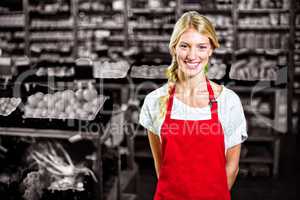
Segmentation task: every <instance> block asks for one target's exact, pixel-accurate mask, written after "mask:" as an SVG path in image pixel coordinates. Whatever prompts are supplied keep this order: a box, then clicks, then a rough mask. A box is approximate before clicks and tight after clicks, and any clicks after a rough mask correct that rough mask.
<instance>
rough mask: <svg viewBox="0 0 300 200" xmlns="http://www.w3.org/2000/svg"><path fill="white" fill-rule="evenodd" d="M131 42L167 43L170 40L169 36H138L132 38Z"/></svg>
mask: <svg viewBox="0 0 300 200" xmlns="http://www.w3.org/2000/svg"><path fill="white" fill-rule="evenodd" d="M131 40H133V41H139V42H168V41H169V40H170V36H160V35H138V36H135V37H133V38H132V39H131Z"/></svg>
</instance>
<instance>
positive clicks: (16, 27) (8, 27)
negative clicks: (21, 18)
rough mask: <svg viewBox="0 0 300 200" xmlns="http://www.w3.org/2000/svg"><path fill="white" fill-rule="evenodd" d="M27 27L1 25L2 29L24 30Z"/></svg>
mask: <svg viewBox="0 0 300 200" xmlns="http://www.w3.org/2000/svg"><path fill="white" fill-rule="evenodd" d="M24 27H25V25H14V24H11V25H8V24H6V25H5V24H0V29H20V28H24Z"/></svg>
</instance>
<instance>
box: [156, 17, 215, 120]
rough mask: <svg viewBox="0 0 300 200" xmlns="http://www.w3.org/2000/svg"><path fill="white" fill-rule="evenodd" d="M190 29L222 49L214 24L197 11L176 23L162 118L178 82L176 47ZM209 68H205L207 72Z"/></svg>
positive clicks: (213, 45) (160, 103)
mask: <svg viewBox="0 0 300 200" xmlns="http://www.w3.org/2000/svg"><path fill="white" fill-rule="evenodd" d="M189 28H194V29H195V30H197V31H198V32H199V33H200V34H203V35H205V36H207V37H208V39H209V41H210V44H211V46H212V49H213V50H214V49H216V48H219V47H220V44H219V42H218V38H217V34H216V31H215V28H214V26H213V25H212V23H211V22H210V21H209V20H208V19H207V18H206V17H204V16H203V15H200V14H199V13H198V12H196V11H189V12H186V13H184V14H183V15H182V16H181V17H180V18H179V19H178V21H177V22H176V24H175V26H174V29H173V32H172V35H171V38H170V43H169V51H170V54H171V56H172V62H171V65H170V66H169V67H168V68H167V70H166V77H167V78H168V95H166V96H162V97H160V100H159V106H160V117H163V116H165V112H166V103H167V101H168V99H169V96H170V91H171V88H172V87H173V86H174V84H175V82H176V81H177V80H178V74H177V71H178V64H177V61H176V55H175V47H176V45H177V43H178V41H179V39H180V37H181V35H182V34H183V33H184V32H185V31H186V30H187V29H189ZM207 70H208V68H207V66H206V67H205V72H207Z"/></svg>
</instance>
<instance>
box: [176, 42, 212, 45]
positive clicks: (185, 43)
mask: <svg viewBox="0 0 300 200" xmlns="http://www.w3.org/2000/svg"><path fill="white" fill-rule="evenodd" d="M180 44H187V45H189V43H188V42H184V41H181V42H180ZM196 45H209V43H204V42H202V43H198V44H196Z"/></svg>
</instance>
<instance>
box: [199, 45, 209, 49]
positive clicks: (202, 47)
mask: <svg viewBox="0 0 300 200" xmlns="http://www.w3.org/2000/svg"><path fill="white" fill-rule="evenodd" d="M198 48H199V49H207V46H206V45H199V46H198Z"/></svg>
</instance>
